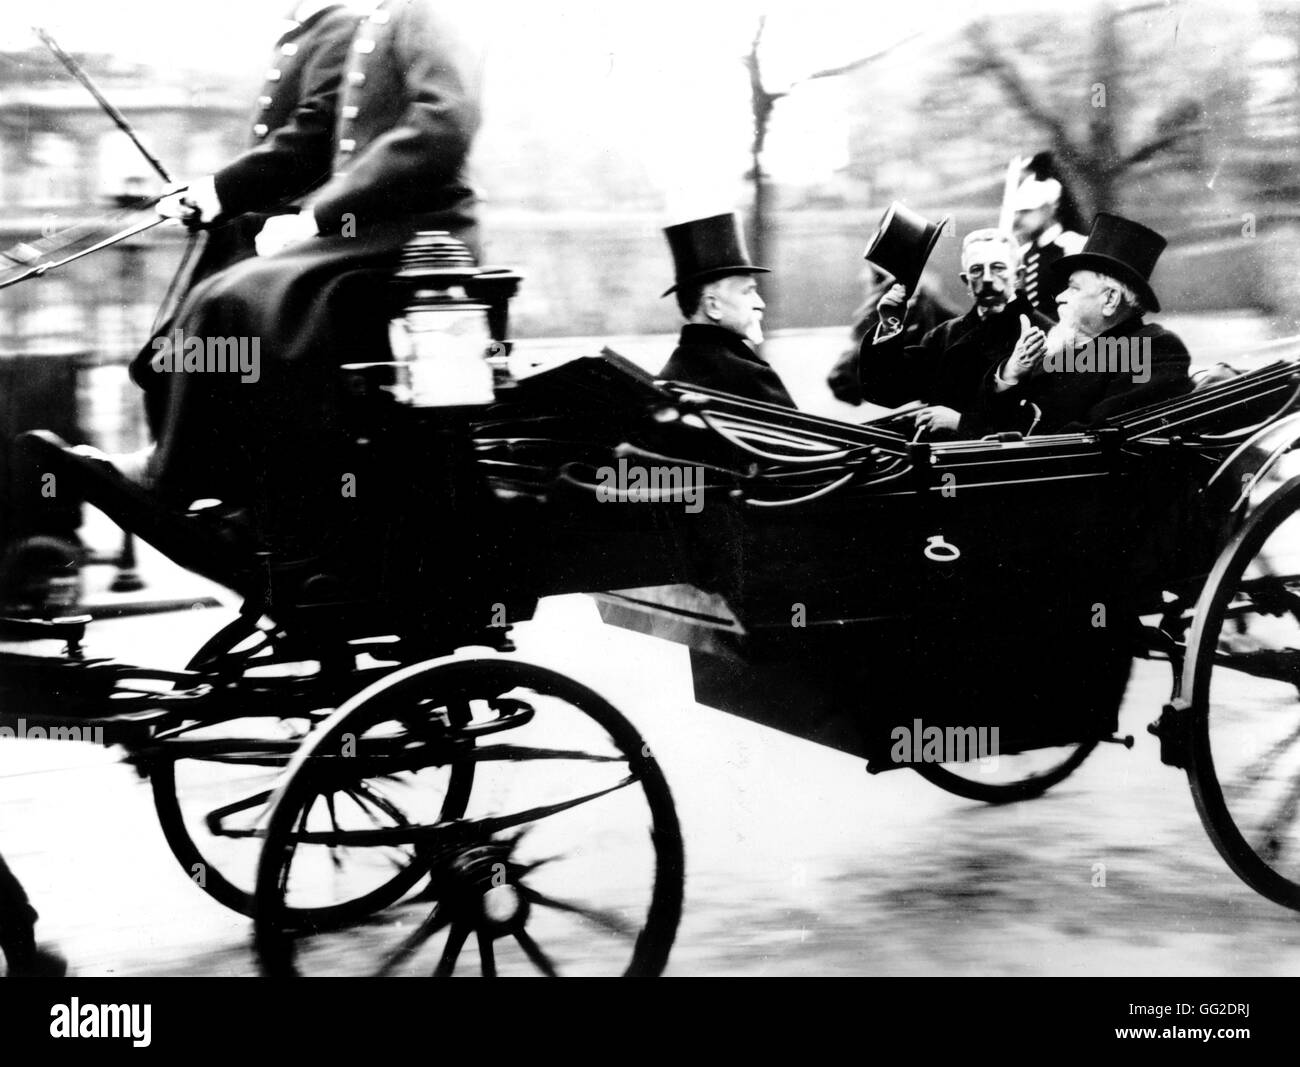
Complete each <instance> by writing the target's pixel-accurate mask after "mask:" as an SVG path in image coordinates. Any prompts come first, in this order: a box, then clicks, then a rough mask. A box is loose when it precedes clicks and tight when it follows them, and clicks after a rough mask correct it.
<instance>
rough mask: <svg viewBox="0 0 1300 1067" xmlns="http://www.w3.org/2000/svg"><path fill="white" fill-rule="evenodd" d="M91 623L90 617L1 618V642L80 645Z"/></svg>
mask: <svg viewBox="0 0 1300 1067" xmlns="http://www.w3.org/2000/svg"><path fill="white" fill-rule="evenodd" d="M91 621H92V619H91V617H90V616H89V615H72V616H69V617H68V618H63V619H20V618H13V617H7V616H6V617H0V641H67V642H68V643H69V644H72V645H79V644H80V643H81V641H82V639H83V638H84V637H85V636H86V626H87V625H88V624H89V623H90V622H91Z"/></svg>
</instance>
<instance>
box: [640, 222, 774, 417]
mask: <svg viewBox="0 0 1300 1067" xmlns="http://www.w3.org/2000/svg"><path fill="white" fill-rule="evenodd" d="M664 233H665V234H666V235H667V237H668V246H669V248H670V249H671V250H672V254H673V264H674V266H675V267H676V275H677V280H676V281H675V282H674V283H673V284H672V285H671V286H670V287H669V288H668V289H667V290H666V291H665V292H664V294H663V295H664V296H667V295H668V294H669V293H676V294H677V306H678V307H679V308H681V312H682V317H683V318H685V319H686V325H685V326H683V327H682V334H681V339H680V341H679V342H678V345H677V349H676V350H675V351H674V352H673V354H672V357H671V358H670V359H669V360H668V362H667V363H666V364H664V368H663V370H661V371H660V372H659V375H658V377H660V378H663V379H666V380H669V381H676V382H687V383H689V384H692V385H702V386H705V387H706V388H709V389H717V390H720V391H721V392H725V393H735V394H736V395H737V396H743V397H747V398H748V399H750V400H761V401H764V402H765V403H768V404H780V405H782V406H784V407H791V408H792V407H794V406H795V403H794V401H793V400H792V399H791V398H790V394H789V393H788V392H786V388H785V386H784V385H783V384H782V382H781V379H780V378H779V377H778V376H777V373H776V371H774V370H773V369H772V368H771V367H769V366H768V365H767V364H766V363H764V362H763V360H761V359H760V358H759V356H758V354H757V353H756V352H755V351H754V349H753V348H751V347H750V345H751V344H761V343H762V340H763V308H764V307H765V306H766V305H764V303H763V298H762V297H761V296H759V295H758V283H757V281H756V280H755V279H754V275H755V274H768V273H770V272H769V271H768V269H767V268H766V267H756V266H754V264H752V263H751V262H750V261H749V252H748V251H747V250H746V248H745V241H744V237H743V235H742V234H741V232H740V222H739V220H738V219H737V218H736V216H735V215H734V214H730V215H713V216H711V217H709V218H706V219H695V220H694V221H692V222H683V223H681V224H680V225H677V226H669V227H668V228H667V229H665V230H664Z"/></svg>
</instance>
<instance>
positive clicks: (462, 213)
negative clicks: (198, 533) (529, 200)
mask: <svg viewBox="0 0 1300 1067" xmlns="http://www.w3.org/2000/svg"><path fill="white" fill-rule="evenodd" d="M438 11H439V7H438V5H436V4H434V3H432V2H430V0H387V2H386V3H383V4H381V5H379V6H378V7H377V8H376V10H375V11H374V12H373V13H372V14H371V15H370V16H369V17H368V18H367V19H366V20H365V21H364V22H363V23H362V24H361V28H360V30H359V31H358V33H357V36H356V39H355V40H354V42H353V44H352V50H351V56H350V61H349V66H348V70H347V73H346V76H345V78H344V87H343V93H342V96H341V98H340V101H339V110H338V126H337V131H336V150H335V156H334V161H333V175H332V177H331V178H330V180H329V181H328V182H327V183H326V184H325V185H324V186H323V187H322V188H320V189H319V190H317V191H316V192H315V193H313V194H312V195H311V196H310V197H309V198H308V200H307V202H306V203H305V204H304V206H303V210H304V211H310V212H312V214H313V215H314V217H315V220H316V223H317V225H318V227H319V229H320V231H321V236H318V237H314V238H311V239H310V240H308V241H305V242H302V243H300V244H298V245H295V246H292V247H290V248H287V249H285V250H284V251H283V252H281V253H279V254H277V255H274V256H269V257H259V258H255V259H250V260H247V261H245V262H242V263H239V264H236V265H235V266H234V267H232V268H230V269H229V270H226V271H223V272H221V273H220V274H217V275H215V276H214V277H212V278H210V279H209V280H208V281H207V282H205V283H204V284H203V285H202V286H200V287H199V288H198V289H196V290H195V292H194V293H193V294H192V295H191V297H190V299H189V300H188V301H187V302H186V305H185V306H184V307H183V308H182V309H181V313H180V314H179V315H178V317H177V321H178V323H179V324H180V326H181V328H182V329H183V331H184V333H185V335H186V336H192V337H248V338H257V339H259V342H260V353H261V368H260V369H261V375H260V379H259V381H258V382H257V383H256V384H241V383H240V381H239V376H238V375H234V374H226V375H217V374H174V375H172V376H171V378H172V389H171V392H170V401H169V410H168V419H167V425H166V427H165V429H164V432H163V435H162V438H161V440H160V443H159V452H158V457H157V460H156V463H155V473H156V477H157V487H158V489H159V491H160V492H162V493H163V494H164V495H167V496H170V497H173V498H175V499H176V500H178V501H185V500H186V499H187V498H188V499H190V500H192V499H194V498H195V497H197V496H213V497H217V498H220V499H226V500H234V499H241V498H247V497H248V496H250V495H251V496H252V498H253V499H254V500H261V501H262V502H263V503H264V505H265V506H267V507H272V508H276V509H278V510H287V511H293V510H295V509H297V508H301V510H302V511H303V512H304V514H309V513H310V512H311V507H310V506H309V504H308V503H307V501H308V500H310V499H311V498H313V496H315V497H317V498H320V497H322V496H324V497H325V498H330V497H332V498H333V499H337V498H338V496H339V479H340V470H337V469H335V467H336V466H337V465H338V464H337V463H336V462H335V461H336V460H337V461H338V463H343V464H344V467H343V471H344V472H345V471H346V469H347V468H346V460H345V459H343V458H341V456H342V453H343V438H344V437H345V435H344V434H343V433H342V430H341V426H340V416H341V409H342V406H343V398H342V395H341V390H342V388H343V386H342V383H341V381H340V377H341V376H340V375H339V372H338V367H339V366H340V365H341V364H343V363H350V362H362V361H370V360H376V359H379V360H382V359H386V358H388V353H389V350H388V342H387V328H388V318H389V315H390V313H391V312H392V311H393V310H394V308H393V306H392V297H391V286H390V284H389V278H390V277H391V274H392V272H393V270H394V269H395V267H396V265H397V263H398V260H399V258H400V252H401V248H402V245H403V244H404V243H405V242H406V241H407V240H408V239H409V238H410V237H411V236H412V235H413V234H414V233H415V232H416V231H417V230H422V229H438V230H448V231H451V232H452V233H453V234H456V235H457V236H460V237H461V238H462V239H464V240H466V241H467V243H469V244H470V245H471V247H475V244H476V232H475V212H474V196H473V193H472V192H471V190H470V188H469V186H468V183H467V179H466V175H465V167H466V158H467V156H468V153H469V148H470V144H471V142H472V141H473V138H474V135H475V133H476V131H477V129H478V125H479V117H480V115H479V82H480V73H481V70H480V68H481V59H480V56H479V55H478V54H477V52H476V50H474V49H472V48H471V47H470V46H469V45H468V43H467V42H465V41H463V40H462V39H460V37H459V36H458V35H457V33H456V31H455V28H454V27H453V25H452V24H451V23H449V22H448V21H447V20H446V19H445V18H444V17H443V16H441V15H440V14H439V13H438Z"/></svg>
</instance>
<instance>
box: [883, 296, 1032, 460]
mask: <svg viewBox="0 0 1300 1067" xmlns="http://www.w3.org/2000/svg"><path fill="white" fill-rule="evenodd" d="M1021 315H1024V316H1026V317H1027V318H1028V319H1029V320H1030V322H1031V323H1032V324H1033V325H1035V326H1037V327H1038V328H1039V329H1041V330H1044V331H1046V330H1048V329H1050V328H1051V326H1052V322H1051V320H1049V319H1047V318H1044V317H1043V316H1042V315H1040V314H1038V312H1036V311H1034V310H1033V309H1032V308H1031V307H1030V306H1029V305H1028V304H1027V303H1026V302H1025V301H1024V299H1023V297H1017V298H1016V299H1015V300H1013V301H1011V302H1010V303H1009V304H1007V306H1006V307H1005V308H1003V309H1002V310H1001V311H1000V312H997V313H996V314H992V315H986V316H985V317H984V318H980V316H979V312H978V311H977V310H976V309H975V308H974V307H972V308H971V309H970V310H969V311H968V312H966V314H965V315H961V316H959V317H957V318H955V319H949V320H948V321H947V322H944V323H941V324H940V325H938V326H936V327H935V328H934V329H933V330H931V331H930V332H929V333H927V334H926V335H925V337H924V338H922V340H921V343H920V344H919V345H907V344H905V343H903V338H902V336H901V335H896V336H895V337H893V338H891V339H890V340H888V341H884V342H882V343H880V344H873V343H872V341H873V337H874V333H873V334H868V335H867V336H865V337H864V338H863V339H862V353H861V357H860V359H859V362H858V368H859V375H860V376H861V381H862V395H863V397H864V398H865V399H867V400H869V401H870V402H871V403H873V404H883V405H884V406H885V407H891V408H892V407H897V406H899V405H900V404H906V403H908V402H909V401H912V400H923V401H924V402H925V403H927V404H936V405H940V406H943V407H948V408H952V409H953V410H954V411H959V412H961V420H960V422H959V423H958V424H957V432H956V436H957V437H961V438H972V437H982V436H984V434H986V433H991V432H992V427H991V426H990V424H989V421H988V419H987V418H986V416H985V414H984V413H983V412H980V411H977V410H976V408H977V398H978V396H979V392H980V388H981V386H982V384H983V382H984V379H985V378H986V377H987V375H988V373H989V371H990V369H991V368H992V367H994V366H996V365H997V364H999V363H1001V362H1002V361H1003V360H1005V359H1006V358H1007V357H1008V356H1009V355H1011V353H1012V351H1013V350H1014V349H1015V347H1016V341H1017V340H1018V339H1019V337H1020V316H1021Z"/></svg>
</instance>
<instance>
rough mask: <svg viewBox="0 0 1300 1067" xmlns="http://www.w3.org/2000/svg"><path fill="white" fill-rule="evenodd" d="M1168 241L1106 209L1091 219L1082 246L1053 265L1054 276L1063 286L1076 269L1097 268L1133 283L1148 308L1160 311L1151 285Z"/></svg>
mask: <svg viewBox="0 0 1300 1067" xmlns="http://www.w3.org/2000/svg"><path fill="white" fill-rule="evenodd" d="M1167 243H1168V242H1167V241H1166V240H1165V239H1164V238H1163V237H1161V236H1160V235H1159V234H1158V233H1156V231H1155V230H1152V229H1148V228H1147V227H1146V226H1143V225H1142V224H1141V223H1140V222H1133V221H1132V220H1131V219H1125V218H1120V216H1118V215H1111V214H1108V213H1106V212H1104V211H1101V212H1098V214H1097V217H1096V218H1095V219H1093V220H1092V232H1091V233H1089V234H1088V240H1087V241H1086V242H1085V243H1084V246H1083V249H1082V250H1081V251H1080V252H1078V253H1077V254H1076V255H1073V256H1062V257H1061V258H1060V259H1058V260H1057V261H1056V262H1055V263H1053V264H1052V266H1051V268H1050V272H1051V276H1052V279H1053V280H1054V281H1055V282H1056V283H1057V284H1058V285H1060V286H1062V287H1063V286H1064V285H1065V283H1066V282H1067V281H1069V279H1070V275H1071V274H1072V273H1073V272H1074V271H1076V270H1095V271H1097V272H1098V273H1099V274H1108V275H1110V276H1111V277H1112V278H1115V279H1116V280H1118V281H1121V282H1123V283H1124V284H1125V285H1127V286H1130V287H1131V288H1132V289H1133V290H1134V291H1135V292H1136V293H1137V294H1138V297H1139V298H1140V299H1141V301H1142V305H1143V307H1145V308H1146V309H1147V310H1148V311H1159V310H1160V301H1159V300H1157V299H1156V294H1155V290H1153V289H1152V288H1151V282H1150V278H1151V272H1152V271H1153V270H1154V269H1155V266H1156V260H1157V259H1159V258H1160V253H1161V252H1163V251H1164V250H1165V245H1166V244H1167Z"/></svg>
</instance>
